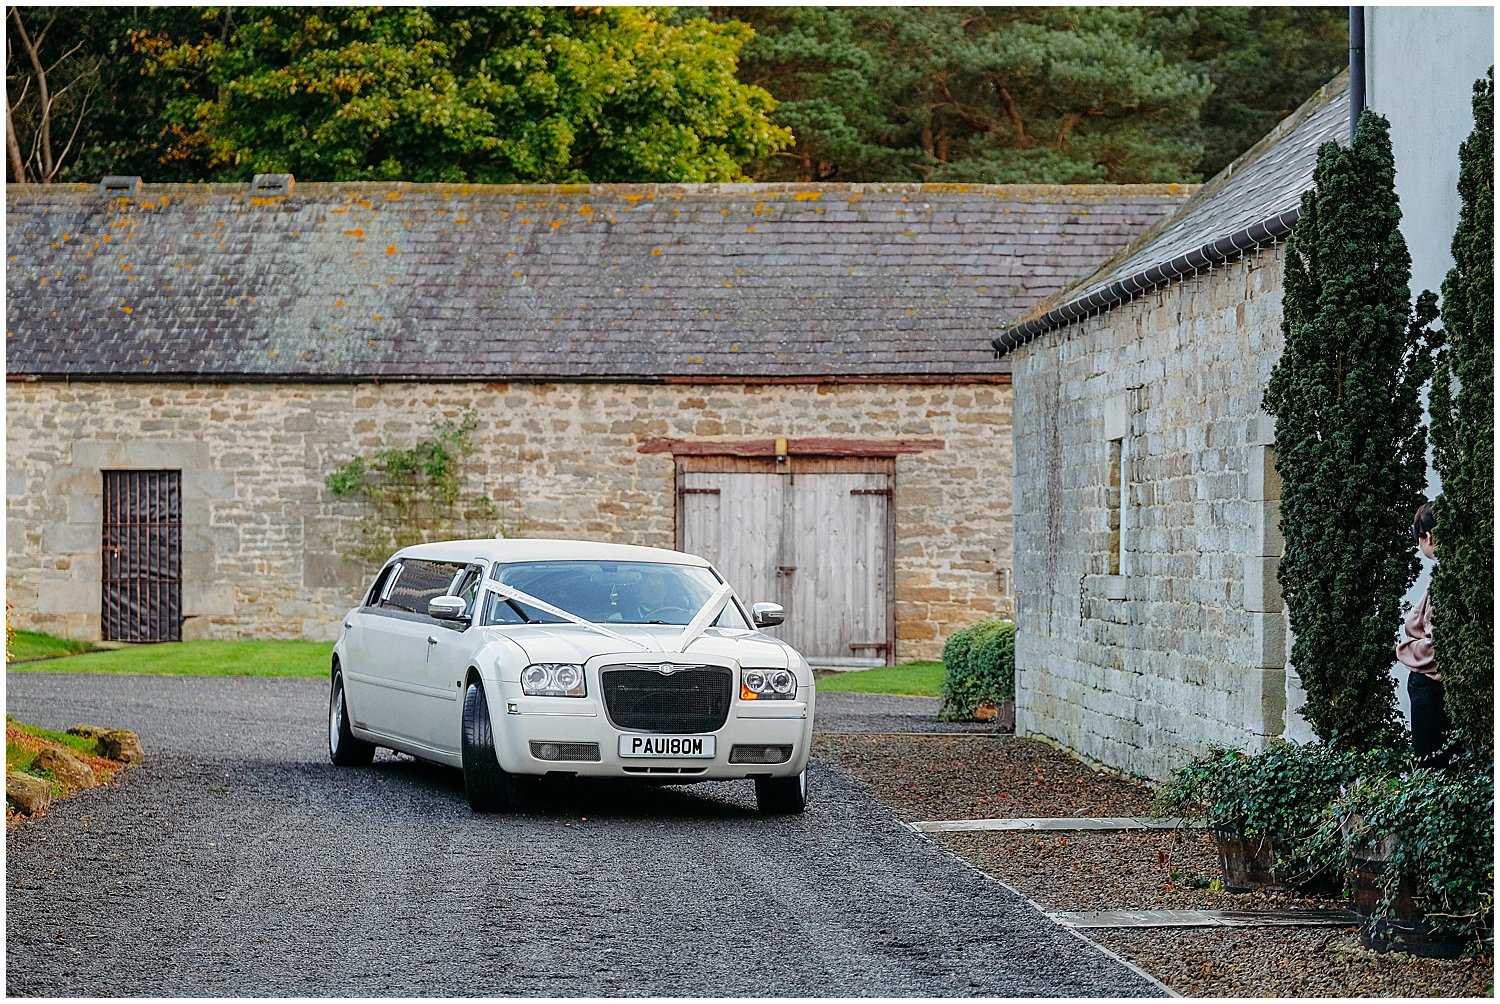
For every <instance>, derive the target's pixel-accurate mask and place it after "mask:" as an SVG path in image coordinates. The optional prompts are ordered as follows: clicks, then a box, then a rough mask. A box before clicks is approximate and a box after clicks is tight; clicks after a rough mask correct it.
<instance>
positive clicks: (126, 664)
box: [6, 631, 333, 677]
mask: <svg viewBox="0 0 1500 1004" xmlns="http://www.w3.org/2000/svg"><path fill="white" fill-rule="evenodd" d="M20 634H21V633H20V632H19V631H18V632H16V636H17V638H19V637H20ZM332 652H333V645H332V644H331V643H329V642H326V641H183V642H164V643H162V644H159V645H130V646H128V647H126V648H119V649H113V650H111V651H108V652H88V653H86V654H84V655H70V656H66V657H64V658H60V659H44V660H42V661H41V662H28V663H25V664H24V665H16V664H15V663H12V664H10V665H9V666H7V667H6V671H7V672H10V673H154V674H165V675H177V676H302V677H321V676H326V675H328V660H329V657H330V656H331V654H332ZM15 654H16V653H15V650H14V649H12V655H15ZM18 658H19V656H18ZM32 658H35V657H34V656H33V657H32Z"/></svg>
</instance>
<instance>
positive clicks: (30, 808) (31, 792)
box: [5, 771, 52, 816]
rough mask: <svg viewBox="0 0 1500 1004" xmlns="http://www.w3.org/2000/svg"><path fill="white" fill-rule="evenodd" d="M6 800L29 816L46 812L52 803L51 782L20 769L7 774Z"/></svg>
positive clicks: (18, 810)
mask: <svg viewBox="0 0 1500 1004" xmlns="http://www.w3.org/2000/svg"><path fill="white" fill-rule="evenodd" d="M5 800H6V801H7V802H9V803H10V804H11V805H14V806H15V807H16V811H17V812H21V813H24V814H25V815H28V816H35V815H37V814H38V813H41V812H46V811H47V807H48V806H50V805H51V804H52V785H51V783H50V782H48V781H45V780H43V779H42V778H39V777H33V776H32V775H30V774H23V773H21V772H20V771H10V772H9V773H7V774H6V775H5Z"/></svg>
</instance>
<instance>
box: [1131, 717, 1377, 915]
mask: <svg viewBox="0 0 1500 1004" xmlns="http://www.w3.org/2000/svg"><path fill="white" fill-rule="evenodd" d="M1396 756H1397V754H1393V753H1390V752H1385V751H1377V752H1375V753H1365V754H1360V753H1354V752H1351V751H1348V750H1340V749H1338V748H1336V747H1333V746H1329V745H1324V744H1322V743H1307V744H1298V743H1292V742H1286V741H1283V740H1271V741H1270V742H1268V743H1267V744H1266V746H1265V748H1264V749H1262V750H1261V751H1260V752H1258V753H1245V752H1241V751H1239V750H1235V749H1229V748H1227V747H1223V746H1210V747H1209V749H1208V751H1207V752H1206V753H1205V754H1204V755H1202V756H1200V757H1198V758H1197V759H1195V760H1193V761H1192V762H1190V763H1189V764H1188V765H1187V766H1185V767H1183V768H1182V769H1181V770H1179V771H1178V772H1177V774H1176V775H1175V776H1174V778H1173V780H1172V782H1171V783H1170V784H1169V785H1168V786H1167V787H1166V788H1164V789H1163V790H1162V791H1161V792H1159V793H1158V796H1157V799H1156V806H1155V809H1154V811H1155V813H1156V815H1158V816H1178V817H1181V819H1182V820H1183V822H1184V823H1186V824H1188V825H1197V826H1205V827H1208V828H1210V829H1211V830H1212V831H1213V834H1214V842H1215V844H1216V846H1217V848H1218V851H1219V865H1220V868H1221V870H1222V872H1223V880H1222V881H1223V885H1224V888H1225V889H1228V890H1229V891H1231V892H1248V891H1251V890H1254V889H1266V888H1279V887H1293V888H1299V889H1302V890H1303V891H1306V892H1321V893H1325V894H1333V895H1336V894H1338V893H1339V892H1340V891H1341V889H1342V881H1343V874H1342V869H1341V868H1339V867H1338V861H1337V859H1336V858H1335V857H1334V856H1331V855H1329V854H1318V853H1316V852H1317V851H1318V849H1319V848H1320V847H1322V846H1323V845H1319V844H1316V843H1313V842H1311V841H1310V837H1311V836H1312V835H1313V833H1314V832H1315V831H1316V830H1317V828H1318V826H1319V824H1320V822H1322V821H1323V820H1324V818H1325V817H1326V813H1327V809H1328V806H1329V804H1330V803H1331V802H1333V800H1334V799H1335V798H1337V797H1338V795H1339V792H1340V790H1341V789H1346V788H1347V787H1348V785H1349V784H1350V783H1352V782H1353V780H1354V779H1355V777H1357V776H1358V775H1359V774H1360V772H1361V770H1362V769H1368V767H1369V765H1370V764H1371V763H1382V764H1383V763H1387V762H1390V761H1392V759H1393V758H1394V757H1396Z"/></svg>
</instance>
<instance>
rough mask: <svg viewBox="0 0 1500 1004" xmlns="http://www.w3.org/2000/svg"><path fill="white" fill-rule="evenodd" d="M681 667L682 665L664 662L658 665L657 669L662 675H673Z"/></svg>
mask: <svg viewBox="0 0 1500 1004" xmlns="http://www.w3.org/2000/svg"><path fill="white" fill-rule="evenodd" d="M681 668H682V667H681V666H674V665H672V664H671V663H670V662H664V663H662V664H661V665H660V666H657V667H656V671H657V672H658V673H660V674H661V675H662V676H671V675H672V674H673V673H675V672H677V671H678V670H679V669H681Z"/></svg>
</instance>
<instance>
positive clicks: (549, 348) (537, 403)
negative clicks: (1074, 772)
mask: <svg viewBox="0 0 1500 1004" xmlns="http://www.w3.org/2000/svg"><path fill="white" fill-rule="evenodd" d="M1189 194H1191V192H1190V190H1189V189H1182V188H1178V187H1175V186H1141V187H1115V186H1097V187H1091V186H1070V187H958V186H947V187H939V186H920V185H904V186H903V185H863V186H861V185H850V186H834V185H823V186H814V187H808V186H800V187H799V186H786V185H717V186H712V185H711V186H683V187H670V186H619V185H609V186H580V187H539V188H521V187H473V186H441V185H407V184H378V183H361V184H304V183H300V182H295V183H294V182H293V180H292V179H291V178H289V177H286V176H261V177H259V178H257V179H256V181H255V183H253V184H251V185H149V184H142V183H141V182H140V180H139V179H135V178H110V179H106V180H105V181H104V183H102V184H101V185H98V186H92V185H90V186H34V187H27V186H12V187H10V188H9V189H8V191H7V208H8V213H7V219H6V254H7V269H6V278H7V294H8V296H7V305H6V312H7V313H6V321H7V332H6V334H7V347H8V360H7V376H8V384H7V396H6V401H7V411H8V423H7V430H6V441H7V478H8V482H7V496H8V500H9V506H8V512H7V519H8V523H7V528H8V534H7V561H8V570H7V575H8V587H9V592H8V595H9V598H10V600H11V601H12V602H13V603H14V605H15V611H14V622H15V623H16V624H17V625H18V626H22V627H28V628H36V629H41V630H47V631H51V632H54V633H58V634H63V635H69V636H73V637H81V638H91V639H92V638H101V637H103V638H119V639H124V640H162V639H175V638H236V637H250V636H257V637H301V638H314V639H327V638H331V637H333V635H334V633H335V630H336V628H337V624H338V619H339V617H340V616H341V614H342V613H343V611H344V610H345V609H347V608H348V607H349V606H350V605H352V604H353V603H354V602H355V601H356V597H357V595H358V593H359V590H360V588H361V585H362V583H363V580H364V578H365V576H367V575H368V574H369V572H370V571H371V570H370V569H369V568H368V567H363V566H362V565H361V563H359V562H352V561H348V560H346V558H347V556H348V554H349V553H350V552H351V551H352V550H353V549H354V546H355V545H356V544H357V543H358V539H357V533H358V529H357V528H358V525H359V519H358V517H359V511H358V509H357V507H355V506H354V505H353V504H352V503H350V502H347V501H341V500H339V499H337V498H335V497H334V496H333V495H332V494H331V493H330V492H329V491H328V489H327V488H326V487H325V486H324V481H325V478H326V477H327V475H328V474H329V473H330V472H332V471H333V470H335V469H336V468H337V467H339V466H340V465H342V464H344V463H346V462H347V461H349V460H350V459H351V458H354V457H357V456H367V455H369V454H370V453H372V452H373V451H374V450H376V449H379V448H381V447H383V446H394V447H407V446H410V445H412V444H413V443H415V442H418V441H420V440H421V439H423V438H424V436H430V435H431V432H432V428H433V423H434V422H435V421H440V420H443V419H448V420H451V419H453V418H455V417H456V416H459V415H462V414H465V413H467V412H468V411H469V410H471V409H472V411H473V413H474V414H475V415H476V416H477V418H478V426H477V428H476V430H475V432H474V434H473V443H474V446H475V448H476V449H475V453H474V455H473V458H472V460H473V464H472V468H471V474H470V485H471V487H473V488H474V489H475V490H477V491H479V492H482V493H483V494H484V495H486V496H487V497H488V498H490V499H491V500H492V501H493V502H494V503H495V505H496V506H497V508H498V512H499V516H498V519H497V525H498V527H499V528H510V529H512V530H516V531H517V532H519V533H520V534H522V535H526V536H540V537H582V538H590V539H608V540H616V541H622V542H628V543H637V544H650V545H659V546H668V547H674V546H675V547H680V548H685V549H687V550H692V551H697V552H700V553H703V554H706V555H707V556H709V557H710V558H711V559H712V560H714V561H715V562H716V563H717V564H718V565H719V567H720V568H721V569H722V570H723V571H724V572H725V574H726V576H727V577H728V578H729V579H730V580H731V582H733V583H734V584H735V585H736V587H737V589H738V590H739V591H740V592H741V594H742V595H743V596H744V597H745V598H746V599H747V600H748V601H758V600H771V601H775V602H780V603H782V604H783V605H785V606H786V607H787V610H788V615H789V616H788V620H787V623H786V625H785V626H784V627H783V628H781V629H779V630H780V631H781V632H782V635H783V637H786V638H788V640H791V641H792V642H793V643H795V644H797V645H798V646H799V647H801V648H802V649H803V651H804V652H806V653H807V654H808V655H809V656H810V657H812V658H813V659H814V660H815V661H823V662H827V663H833V664H838V663H851V664H856V663H881V662H888V661H895V660H906V659H913V658H935V657H937V656H938V654H939V653H940V651H941V646H942V643H943V640H944V638H945V637H946V635H947V634H948V633H949V632H950V631H951V630H953V629H956V628H958V627H961V626H964V625H966V624H968V623H971V622H972V621H973V620H975V619H977V618H979V617H982V616H987V615H997V614H999V615H1004V614H1008V613H1009V612H1010V610H1011V603H1012V601H1011V581H1012V580H1011V553H1012V547H1011V494H1012V493H1011V485H1010V470H1011V430H1010V415H1011V387H1010V372H1009V367H1008V364H1007V363H1006V362H1005V361H1004V360H1001V361H999V362H997V361H996V358H995V355H994V353H993V351H992V348H991V345H990V339H991V338H992V336H993V335H994V334H995V331H996V330H997V328H998V327H999V325H1000V323H1001V322H1002V321H1003V320H1004V319H1005V318H1007V317H1014V316H1016V315H1017V314H1019V313H1021V312H1022V311H1024V310H1025V309H1026V308H1027V307H1028V306H1029V305H1031V304H1033V303H1035V302H1036V301H1037V300H1039V299H1041V298H1042V297H1044V296H1046V295H1048V294H1051V293H1054V292H1056V291H1057V290H1059V289H1060V288H1062V287H1063V286H1064V285H1065V284H1066V283H1067V282H1068V281H1070V280H1071V279H1074V278H1076V277H1077V276H1078V275H1080V274H1085V273H1088V272H1091V271H1092V270H1094V269H1095V268H1096V267H1098V266H1099V265H1100V264H1101V263H1102V262H1104V261H1105V260H1106V259H1108V258H1110V257H1111V256H1112V255H1114V254H1115V253H1116V252H1118V251H1119V250H1120V249H1121V248H1123V247H1124V246H1125V245H1126V244H1127V243H1129V241H1131V240H1132V239H1133V238H1134V237H1135V236H1137V235H1138V234H1140V233H1141V232H1142V231H1144V230H1146V229H1147V228H1149V227H1151V226H1152V225H1153V224H1155V223H1157V222H1158V221H1160V220H1162V219H1163V218H1164V217H1165V216H1167V215H1168V214H1169V213H1170V212H1171V211H1172V210H1173V209H1174V208H1176V207H1177V206H1178V205H1179V204H1181V203H1182V202H1183V201H1184V199H1185V198H1186V197H1187V196H1188V195H1189ZM1021 361H1022V365H1023V366H1029V365H1030V361H1029V357H1027V356H1025V355H1024V354H1023V355H1022V356H1021ZM1021 469H1022V470H1023V473H1025V471H1027V470H1029V468H1028V467H1026V466H1025V464H1023V465H1022V466H1021ZM1034 487H1035V486H1033V485H1031V484H1030V483H1029V481H1028V483H1027V489H1028V490H1033V489H1034ZM493 529H494V527H488V526H487V527H482V528H481V530H482V532H484V533H489V532H492V531H493Z"/></svg>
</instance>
